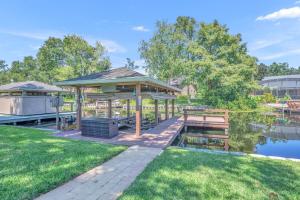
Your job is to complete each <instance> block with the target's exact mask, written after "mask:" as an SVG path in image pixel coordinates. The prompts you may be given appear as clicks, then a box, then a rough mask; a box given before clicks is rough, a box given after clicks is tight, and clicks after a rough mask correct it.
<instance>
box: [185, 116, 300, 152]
mask: <svg viewBox="0 0 300 200" xmlns="http://www.w3.org/2000/svg"><path fill="white" fill-rule="evenodd" d="M223 132H224V131H223ZM228 132H229V141H228V142H229V151H238V152H246V153H257V154H263V155H271V156H281V157H290V158H300V115H295V114H292V115H289V114H285V115H283V114H282V113H259V112H249V113H245V112H243V113H242V112H233V113H230V128H229V130H228ZM188 133H192V134H195V133H199V134H212V132H211V131H207V130H199V129H189V131H188ZM213 134H224V133H222V131H219V132H218V133H217V132H216V131H214V132H213ZM198 141H199V143H201V142H202V145H196V144H195V142H191V143H189V141H188V140H185V143H184V146H188V147H196V148H218V146H219V147H221V148H223V146H222V145H223V144H224V142H225V140H223V139H221V138H219V139H214V140H211V141H209V139H207V138H206V139H203V141H200V140H198ZM209 142H211V143H213V144H217V145H215V146H213V145H207V144H209ZM199 143H198V144H199ZM181 145H182V143H181ZM212 146H213V147H212Z"/></svg>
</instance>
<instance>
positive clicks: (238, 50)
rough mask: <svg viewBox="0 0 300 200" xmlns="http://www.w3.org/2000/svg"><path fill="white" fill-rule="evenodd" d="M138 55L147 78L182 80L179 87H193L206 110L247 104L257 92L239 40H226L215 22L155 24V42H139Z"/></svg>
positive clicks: (250, 59)
mask: <svg viewBox="0 0 300 200" xmlns="http://www.w3.org/2000/svg"><path fill="white" fill-rule="evenodd" d="M139 50H140V52H141V57H142V58H144V59H145V61H146V70H147V71H148V72H149V73H150V75H152V76H155V77H157V78H159V79H162V80H170V79H173V78H180V79H183V80H182V85H193V86H194V87H195V88H196V89H197V92H198V93H199V96H200V97H201V99H202V102H203V103H205V104H207V105H212V106H217V107H221V106H224V105H226V104H229V103H231V104H232V103H234V102H237V103H243V102H246V101H249V100H248V96H249V94H250V92H251V91H253V90H254V89H256V88H257V87H258V86H257V83H256V81H255V80H254V76H255V74H256V72H257V66H256V59H255V58H254V57H251V56H250V55H248V53H247V48H246V45H245V44H244V43H242V40H241V35H240V34H237V35H232V34H230V33H229V29H228V28H227V27H226V26H225V25H221V24H219V23H218V22H217V21H214V22H213V23H209V24H206V23H197V22H196V21H195V19H193V18H190V17H178V18H177V21H176V23H174V24H168V23H166V22H158V23H157V31H156V32H155V34H154V36H153V37H152V38H151V39H150V40H149V41H148V42H146V41H142V43H141V46H140V49H139ZM242 99H245V100H242ZM250 104H251V103H250Z"/></svg>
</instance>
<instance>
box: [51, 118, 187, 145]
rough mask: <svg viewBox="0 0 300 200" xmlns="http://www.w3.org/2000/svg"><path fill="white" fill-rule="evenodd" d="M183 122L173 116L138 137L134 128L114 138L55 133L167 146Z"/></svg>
mask: <svg viewBox="0 0 300 200" xmlns="http://www.w3.org/2000/svg"><path fill="white" fill-rule="evenodd" d="M182 128H183V122H182V121H181V120H180V119H179V118H176V117H174V118H171V119H168V120H165V121H163V122H161V123H160V124H158V125H157V126H156V127H154V128H151V129H148V130H144V131H142V134H141V135H140V136H139V137H137V136H136V135H135V130H134V129H129V130H124V131H121V130H119V135H117V136H116V137H113V138H108V139H105V138H95V137H86V136H82V135H81V132H80V131H76V130H74V131H63V132H60V133H56V134H54V136H57V137H66V138H72V139H78V140H88V141H96V142H102V143H107V144H115V145H125V146H133V145H139V146H144V147H152V148H166V147H168V146H169V145H170V144H171V143H172V142H173V140H174V139H175V138H176V137H177V136H178V135H179V134H180V132H181V130H182Z"/></svg>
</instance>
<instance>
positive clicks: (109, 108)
mask: <svg viewBox="0 0 300 200" xmlns="http://www.w3.org/2000/svg"><path fill="white" fill-rule="evenodd" d="M107 104H108V106H107V117H108V118H112V100H111V99H109V100H108V101H107Z"/></svg>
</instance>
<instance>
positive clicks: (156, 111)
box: [154, 99, 158, 125]
mask: <svg viewBox="0 0 300 200" xmlns="http://www.w3.org/2000/svg"><path fill="white" fill-rule="evenodd" d="M154 116H155V125H157V124H158V100H157V99H155V100H154Z"/></svg>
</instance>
